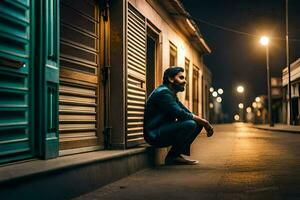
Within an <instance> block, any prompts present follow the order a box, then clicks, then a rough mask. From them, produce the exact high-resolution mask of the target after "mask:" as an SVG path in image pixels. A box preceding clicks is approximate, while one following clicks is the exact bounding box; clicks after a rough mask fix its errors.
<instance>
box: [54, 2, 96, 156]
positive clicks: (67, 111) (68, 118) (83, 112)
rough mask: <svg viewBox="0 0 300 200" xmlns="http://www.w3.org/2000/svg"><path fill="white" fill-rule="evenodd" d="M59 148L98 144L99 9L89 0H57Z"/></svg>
mask: <svg viewBox="0 0 300 200" xmlns="http://www.w3.org/2000/svg"><path fill="white" fill-rule="evenodd" d="M60 8H61V40H60V51H61V53H60V55H61V56H60V66H61V70H60V89H59V93H60V96H59V131H60V149H61V150H66V149H75V148H81V147H96V146H98V145H99V138H98V134H97V132H98V130H99V129H100V128H99V123H98V122H99V120H100V115H99V112H98V108H99V103H98V102H99V51H100V45H99V43H100V42H99V40H100V25H99V9H98V5H97V3H96V1H93V0H76V1H72V0H61V6H60Z"/></svg>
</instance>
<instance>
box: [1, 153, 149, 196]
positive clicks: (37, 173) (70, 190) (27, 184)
mask: <svg viewBox="0 0 300 200" xmlns="http://www.w3.org/2000/svg"><path fill="white" fill-rule="evenodd" d="M152 165H153V149H151V148H146V147H142V148H135V149H129V150H111V151H97V152H90V153H83V154H77V155H71V156H63V157H59V158H55V159H52V160H34V161H29V162H24V163H19V164H14V165H9V166H4V167H1V168H0V197H1V199H70V198H73V197H76V196H79V195H81V194H84V193H86V192H89V191H92V190H94V189H96V188H98V187H101V186H103V185H105V184H108V183H110V182H113V181H115V180H118V179H120V178H122V177H125V176H128V175H129V174H132V173H134V172H136V171H138V170H141V169H144V168H147V167H150V166H152ZM49 191H51V192H49Z"/></svg>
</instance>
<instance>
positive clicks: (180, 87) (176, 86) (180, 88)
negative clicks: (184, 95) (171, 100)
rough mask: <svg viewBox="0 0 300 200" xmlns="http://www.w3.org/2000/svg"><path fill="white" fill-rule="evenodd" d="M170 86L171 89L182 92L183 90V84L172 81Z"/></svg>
mask: <svg viewBox="0 0 300 200" xmlns="http://www.w3.org/2000/svg"><path fill="white" fill-rule="evenodd" d="M172 87H173V89H174V90H175V91H176V92H183V91H184V84H179V83H176V82H174V83H173V84H172Z"/></svg>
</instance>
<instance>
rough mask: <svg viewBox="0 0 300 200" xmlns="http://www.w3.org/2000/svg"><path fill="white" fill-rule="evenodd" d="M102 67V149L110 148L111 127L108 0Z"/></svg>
mask: <svg viewBox="0 0 300 200" xmlns="http://www.w3.org/2000/svg"><path fill="white" fill-rule="evenodd" d="M103 21H104V66H103V67H102V76H103V79H102V83H103V86H104V96H105V97H104V130H103V135H104V147H105V149H110V148H111V125H110V89H111V86H110V68H111V66H110V18H109V0H104V12H103Z"/></svg>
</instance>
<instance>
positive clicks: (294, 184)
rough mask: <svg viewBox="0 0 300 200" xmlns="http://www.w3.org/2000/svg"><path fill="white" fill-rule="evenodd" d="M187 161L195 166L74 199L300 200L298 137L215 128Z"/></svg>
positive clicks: (162, 170)
mask: <svg viewBox="0 0 300 200" xmlns="http://www.w3.org/2000/svg"><path fill="white" fill-rule="evenodd" d="M191 158H193V159H197V160H199V164H198V165H194V166H158V167H156V168H152V169H146V170H143V171H139V172H138V173H136V174H133V175H131V176H128V177H126V178H123V179H121V180H119V181H116V182H114V183H112V184H109V185H106V186H104V187H102V188H99V189H97V190H95V191H93V192H91V193H88V194H85V195H83V196H80V197H78V198H77V199H78V200H93V199H101V200H112V199H114V200H115V199H116V200H119V199H120V200H122V199H128V200H135V199H149V200H150V199H151V200H153V199H155V200H159V199H172V200H173V199H180V200H182V199H184V200H187V199H205V200H209V199H230V200H235V199H247V200H248V199H251V200H252V199H262V200H269V199H276V200H277V199H295V200H296V199H300V134H292V133H288V132H272V131H264V130H259V129H255V128H252V127H249V126H247V125H244V124H227V125H216V126H215V135H214V136H213V137H210V138H207V137H206V136H205V134H201V135H200V136H199V137H198V138H197V139H196V140H195V141H194V143H193V146H192V156H191ZM81 184H84V183H81Z"/></svg>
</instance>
